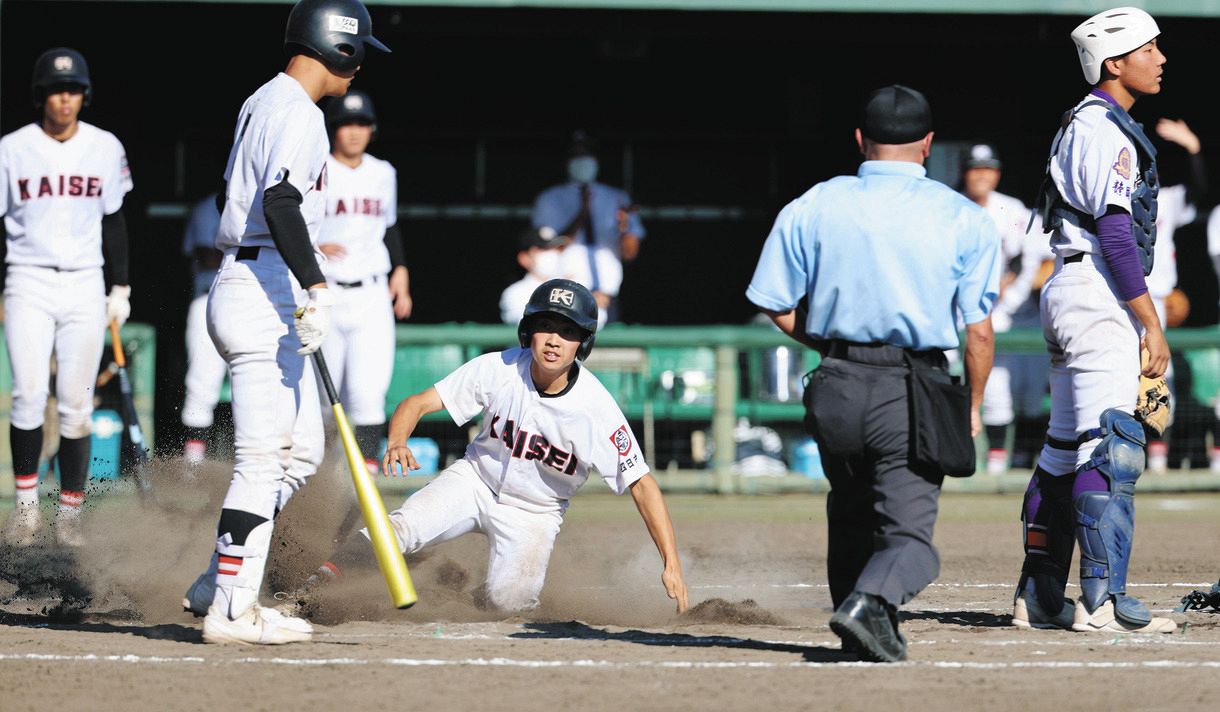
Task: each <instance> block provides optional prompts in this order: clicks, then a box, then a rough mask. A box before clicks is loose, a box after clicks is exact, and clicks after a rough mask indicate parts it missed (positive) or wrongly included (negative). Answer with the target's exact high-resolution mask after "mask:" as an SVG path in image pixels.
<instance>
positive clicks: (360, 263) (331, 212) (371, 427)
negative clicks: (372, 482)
mask: <svg viewBox="0 0 1220 712" xmlns="http://www.w3.org/2000/svg"><path fill="white" fill-rule="evenodd" d="M326 126H327V129H328V130H329V131H330V135H331V154H330V157H329V158H327V159H326V176H327V181H328V184H327V188H326V217H325V218H324V219H323V220H322V225H321V228H320V229H319V232H318V249H320V250H321V251H322V254H324V255H326V263H325V264H323V265H322V273H323V274H324V275H325V276H326V282H327V284H328V285H329V286H330V288H331V290H332V292H333V293H334V295H335V306H334V308H333V309H331V330H332V331H333V332H334V336H333V337H332V338H329V339H327V340H326V343H325V344H323V346H322V353H323V354H324V355H325V356H326V364H327V367H328V368H329V369H330V374H331V377H332V378H333V379H334V383H335V388H336V389H337V390H338V391H339V398H340V399H341V400H342V401H343V404H344V407H345V408H346V410H347V415H348V418H349V419H350V420H351V422H352V425H354V426H355V431H356V443H357V444H358V445H359V446H360V452H362V453H364V456H365V458H366V465H368V467H369V470H370V471H371V472H373V473H376V472H377V455H378V454H379V453H380V452H381V439H382V438H383V437H385V394H386V391H387V390H389V388H390V377H391V376H392V375H393V372H394V319H395V317H397V318H399V319H405V318H407V317H409V316H411V306H412V303H411V292H410V283H409V275H408V272H407V266H406V260H405V258H404V256H403V245H402V236H401V235H400V234H399V231H398V225H397V222H398V215H397V214H398V176H397V172H396V171H395V170H394V166H392V165H390V164H389V163H388V162H387V161H383V160H381V159H380V158H377V157H375V156H371V155H369V154H368V153H365V149H366V148H368V145H369V142H370V141H372V140H373V137H374V136H375V135H376V132H377V114H376V113H375V112H374V111H373V102H372V101H371V100H370V99H369V97H368V95H367V94H365V93H364V92H361V91H349V92H348V93H347V94H345V95H343V96H341V97H339V98H337V99H333V100H331V102H330V104H328V105H327V107H326ZM387 275H389V279H388V288H387V278H386V276H387ZM328 410H329V409H328Z"/></svg>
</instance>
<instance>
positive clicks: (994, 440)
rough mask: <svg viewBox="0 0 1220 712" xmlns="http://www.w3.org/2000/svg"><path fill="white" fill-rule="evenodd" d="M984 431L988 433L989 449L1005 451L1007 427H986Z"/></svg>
mask: <svg viewBox="0 0 1220 712" xmlns="http://www.w3.org/2000/svg"><path fill="white" fill-rule="evenodd" d="M983 430H984V431H986V433H987V447H988V448H990V449H992V450H1003V449H1004V445H1005V444H1006V443H1005V442H1004V441H1005V440H1006V439H1007V437H1008V426H1007V425H986V426H983Z"/></svg>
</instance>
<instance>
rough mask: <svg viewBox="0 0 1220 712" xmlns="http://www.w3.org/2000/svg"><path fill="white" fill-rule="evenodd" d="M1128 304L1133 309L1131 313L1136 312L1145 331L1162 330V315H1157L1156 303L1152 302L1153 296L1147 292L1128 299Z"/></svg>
mask: <svg viewBox="0 0 1220 712" xmlns="http://www.w3.org/2000/svg"><path fill="white" fill-rule="evenodd" d="M1127 306H1128V307H1129V308H1130V309H1131V313H1132V314H1135V318H1136V319H1139V322H1140V324H1142V325H1143V327H1144V330H1145V331H1155V332H1160V331H1162V328H1161V317H1160V316H1158V315H1157V313H1156V305H1155V304H1153V303H1152V296H1151V295H1149V294H1148V293H1147V292H1144V293H1143V294H1141V295H1139V296H1138V297H1136V298H1135V299H1131V300H1128V301H1127Z"/></svg>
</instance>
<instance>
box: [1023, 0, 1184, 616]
mask: <svg viewBox="0 0 1220 712" xmlns="http://www.w3.org/2000/svg"><path fill="white" fill-rule="evenodd" d="M1160 33H1161V31H1160V28H1158V27H1157V24H1156V21H1155V20H1153V19H1152V17H1151V16H1149V15H1148V13H1146V12H1144V11H1143V10H1139V9H1137V8H1131V7H1123V8H1116V9H1114V10H1107V11H1106V12H1103V13H1100V14H1098V15H1095V16H1093V17H1091V18H1089V19H1088V20H1086V21H1085V22H1083V23H1081V25H1080V26H1079V27H1077V28H1076V29H1075V30H1073V31H1072V40H1073V42H1075V44H1076V48H1077V50H1078V56H1079V58H1080V66H1081V69H1082V70H1083V71H1084V76H1085V80H1086V81H1087V82H1088V83H1089V84H1090V85H1092V87H1093V90H1092V91H1091V92H1089V94H1088V96H1086V97H1085V98H1084V99H1083V100H1082V101H1081V102H1080V103H1078V104H1077V105H1076V106H1075V108H1073V109H1071V110H1070V111H1068V112H1067V113H1066V114H1065V116H1064V119H1063V122H1062V124H1061V126H1062V127H1061V128H1060V130H1059V133H1058V134H1056V136H1055V139H1054V141H1053V143H1052V144H1051V155H1050V159H1049V161H1048V167H1047V177H1046V179H1045V180H1044V181H1043V186H1042V190H1041V191H1040V195H1039V200H1038V206H1039V208H1040V211H1041V215H1042V222H1043V226H1044V229H1046V230H1047V231H1049V232H1050V233H1051V247H1052V249H1053V250H1054V252H1055V272H1054V273H1053V274H1052V275H1051V277H1050V279H1048V280H1047V282H1046V285H1045V286H1044V287H1043V290H1042V297H1041V298H1042V303H1041V310H1042V326H1043V333H1044V335H1045V337H1046V342H1047V345H1048V350H1049V351H1050V355H1051V377H1050V378H1051V420H1050V427H1049V432H1048V433H1047V443H1046V445H1045V446H1044V447H1043V449H1042V453H1041V454H1040V455H1039V457H1038V464H1037V467H1036V468H1035V469H1034V474H1033V477H1032V478H1031V480H1030V483H1029V489H1028V491H1027V492H1026V495H1025V502H1024V506H1023V508H1022V519H1023V521H1024V524H1025V562H1024V565H1023V566H1022V570H1021V578H1020V582H1019V584H1018V590H1017V595H1016V600H1015V603H1014V610H1013V623H1014V624H1015V625H1018V626H1023V627H1034V628H1066V629H1070V630H1077V631H1118V632H1134V631H1139V632H1152V633H1158V632H1159V633H1169V632H1172V631H1173V630H1174V629H1175V628H1176V627H1177V626H1176V624H1175V623H1174V622H1173V621H1172V620H1169V619H1168V618H1160V617H1156V616H1153V615H1152V613H1151V612H1149V610H1148V608H1147V607H1146V606H1144V604H1143V603H1141V602H1140V601H1138V600H1136V599H1135V598H1134V597H1132V596H1130V595H1129V594H1128V593H1127V567H1128V563H1129V561H1130V558H1131V547H1132V535H1133V530H1134V527H1135V506H1134V500H1133V497H1134V493H1135V482H1136V480H1137V479H1139V476H1140V474H1141V473H1142V472H1143V469H1144V427H1143V425H1142V424H1141V423H1139V422H1137V421H1136V419H1135V418H1134V417H1133V416H1132V413H1133V412H1134V411H1135V409H1136V405H1137V398H1138V396H1137V393H1139V392H1140V391H1142V390H1143V388H1142V387H1141V385H1140V375H1141V372H1142V374H1143V375H1144V376H1146V377H1149V378H1160V377H1161V376H1163V375H1164V373H1165V368H1166V366H1167V365H1168V363H1169V346H1168V345H1167V344H1166V341H1165V335H1164V333H1163V332H1162V330H1161V322H1160V319H1159V318H1157V313H1156V309H1155V308H1154V306H1153V303H1152V298H1151V297H1150V296H1149V294H1148V287H1147V285H1146V283H1145V277H1146V276H1147V275H1148V274H1149V272H1150V271H1151V270H1152V257H1153V245H1154V244H1155V242H1156V228H1155V224H1154V221H1155V219H1156V201H1157V172H1156V152H1155V149H1153V147H1152V144H1151V142H1150V141H1149V140H1148V138H1147V136H1145V135H1144V132H1143V130H1142V129H1141V128H1140V126H1139V125H1138V124H1136V123H1135V121H1134V120H1132V118H1131V116H1130V115H1129V114H1128V113H1127V111H1128V110H1129V109H1130V108H1131V106H1132V105H1133V104H1135V102H1136V100H1137V99H1139V98H1140V97H1142V96H1145V95H1148V94H1156V93H1159V92H1160V90H1161V74H1162V72H1163V67H1164V64H1165V55H1164V54H1162V53H1161V50H1160V48H1159V47H1158V46H1157V37H1158V36H1159V35H1160ZM1141 348H1142V349H1143V350H1144V351H1146V354H1147V356H1146V358H1145V360H1144V363H1143V365H1142V367H1141V357H1140V352H1141ZM1162 425H1163V422H1162ZM1073 533H1075V538H1076V542H1077V543H1078V544H1079V546H1080V600H1079V601H1078V602H1077V603H1076V604H1074V605H1073V603H1072V602H1071V601H1065V600H1064V596H1063V594H1064V589H1065V587H1066V585H1067V579H1068V568H1069V567H1070V566H1071V562H1072V548H1073V547H1072V543H1073V542H1072V538H1073Z"/></svg>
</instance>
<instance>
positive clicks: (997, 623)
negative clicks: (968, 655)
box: [898, 611, 1012, 628]
mask: <svg viewBox="0 0 1220 712" xmlns="http://www.w3.org/2000/svg"><path fill="white" fill-rule="evenodd" d="M898 620H899V621H936V622H937V623H944V624H946V625H960V626H965V627H967V628H1007V627H1009V626H1011V625H1012V616H1011V615H1009V614H1007V613H985V612H981V611H899V612H898Z"/></svg>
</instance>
